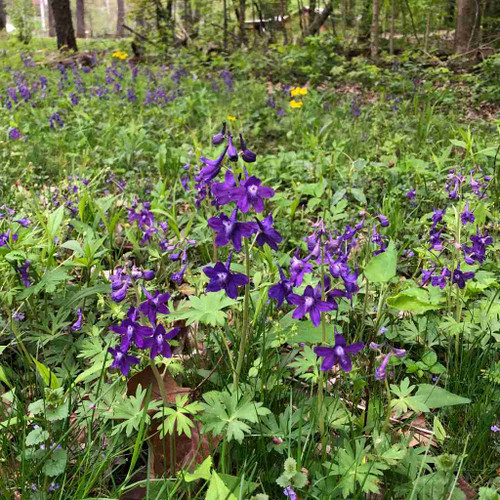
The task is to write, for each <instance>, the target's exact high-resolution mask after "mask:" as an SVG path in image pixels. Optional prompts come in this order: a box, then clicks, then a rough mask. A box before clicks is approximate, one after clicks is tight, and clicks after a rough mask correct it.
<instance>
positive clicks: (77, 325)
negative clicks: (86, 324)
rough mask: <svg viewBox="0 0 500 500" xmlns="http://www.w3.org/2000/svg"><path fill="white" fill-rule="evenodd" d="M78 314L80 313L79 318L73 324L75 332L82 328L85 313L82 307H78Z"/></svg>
mask: <svg viewBox="0 0 500 500" xmlns="http://www.w3.org/2000/svg"><path fill="white" fill-rule="evenodd" d="M77 314H78V319H77V320H76V321H75V322H74V323H73V324H72V325H71V329H72V330H73V331H74V332H78V331H80V330H81V329H82V321H83V314H82V310H81V309H80V308H78V312H77Z"/></svg>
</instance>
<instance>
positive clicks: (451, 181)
mask: <svg viewBox="0 0 500 500" xmlns="http://www.w3.org/2000/svg"><path fill="white" fill-rule="evenodd" d="M465 179H466V178H465V177H464V176H462V175H461V174H459V173H457V172H456V170H455V169H452V170H450V174H449V175H448V184H447V185H448V189H447V190H448V191H449V192H450V198H451V199H453V200H455V201H457V203H460V201H459V200H460V198H463V200H464V203H463V201H462V203H463V205H462V210H461V212H459V211H457V208H456V207H455V208H454V211H455V213H456V214H457V215H456V216H455V219H456V220H455V223H454V224H453V225H452V226H451V227H448V226H447V224H446V222H445V220H444V218H445V215H446V212H447V209H446V208H444V209H442V210H438V209H434V212H433V214H432V216H431V218H432V225H431V229H430V231H429V242H430V246H429V250H430V251H431V254H432V252H435V254H433V255H434V256H435V257H436V259H435V260H434V262H431V263H429V265H428V268H427V269H422V277H421V285H422V286H425V285H427V284H429V283H430V284H431V285H432V286H434V287H439V288H440V289H441V290H443V289H444V288H445V287H446V286H447V285H448V284H450V285H456V286H457V287H458V288H459V289H463V288H465V286H466V282H467V281H468V280H471V279H473V278H474V277H475V272H474V271H472V270H465V271H464V270H463V269H461V265H462V263H461V262H460V255H462V258H463V263H465V264H466V265H474V264H482V263H483V262H484V259H485V254H486V247H487V246H489V245H492V244H493V238H492V237H491V236H490V235H488V233H484V234H481V233H480V231H479V226H478V225H477V223H476V216H475V215H474V208H473V206H472V202H471V200H470V199H468V198H466V197H467V196H469V195H468V194H467V193H465V192H464V191H465V187H464V185H465ZM470 179H471V182H470V183H469V186H470V189H471V191H472V193H473V194H474V195H475V196H477V197H478V198H479V199H483V198H486V188H487V187H488V182H489V181H490V180H491V179H490V177H488V176H485V181H486V183H484V184H483V183H480V182H479V181H475V180H474V177H473V172H472V171H471V172H470ZM480 189H482V191H480ZM449 212H451V211H449ZM458 214H459V218H458V220H457V217H458ZM475 224H476V227H475V234H470V233H469V239H470V241H471V242H472V245H467V244H465V243H462V242H461V241H460V240H461V239H462V238H463V236H464V233H465V234H466V233H467V230H466V228H468V227H473V226H474V225H475ZM460 225H461V226H462V228H463V229H461V230H459V229H458V227H457V226H460ZM448 232H451V233H452V234H448ZM446 256H449V259H448V262H451V266H449V264H448V262H447V261H446V260H445V259H444V257H446ZM443 264H444V265H443Z"/></svg>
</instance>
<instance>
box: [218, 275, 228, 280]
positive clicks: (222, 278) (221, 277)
mask: <svg viewBox="0 0 500 500" xmlns="http://www.w3.org/2000/svg"><path fill="white" fill-rule="evenodd" d="M217 278H219V281H226V279H227V273H217Z"/></svg>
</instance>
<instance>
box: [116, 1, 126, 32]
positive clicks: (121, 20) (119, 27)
mask: <svg viewBox="0 0 500 500" xmlns="http://www.w3.org/2000/svg"><path fill="white" fill-rule="evenodd" d="M116 6H117V11H116V36H117V38H123V37H124V35H125V32H124V28H123V25H124V24H125V0H117V4H116Z"/></svg>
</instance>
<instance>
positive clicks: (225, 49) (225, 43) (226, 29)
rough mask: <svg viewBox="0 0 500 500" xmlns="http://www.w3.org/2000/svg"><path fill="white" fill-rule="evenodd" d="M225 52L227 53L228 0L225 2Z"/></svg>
mask: <svg viewBox="0 0 500 500" xmlns="http://www.w3.org/2000/svg"><path fill="white" fill-rule="evenodd" d="M223 8H224V21H223V23H224V24H223V25H224V50H225V51H226V52H227V0H224V5H223Z"/></svg>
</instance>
